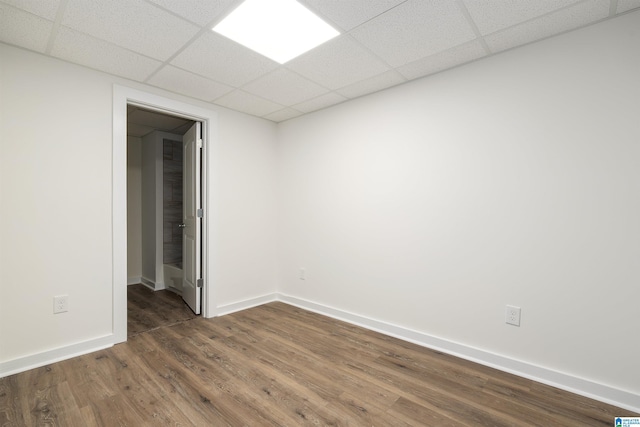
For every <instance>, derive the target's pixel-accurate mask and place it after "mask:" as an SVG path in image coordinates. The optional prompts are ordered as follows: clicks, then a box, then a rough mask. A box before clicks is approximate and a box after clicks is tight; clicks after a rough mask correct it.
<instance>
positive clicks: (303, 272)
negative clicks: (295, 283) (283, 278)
mask: <svg viewBox="0 0 640 427" xmlns="http://www.w3.org/2000/svg"><path fill="white" fill-rule="evenodd" d="M299 278H300V280H306V279H307V271H306V270H305V268H304V267H300V273H299Z"/></svg>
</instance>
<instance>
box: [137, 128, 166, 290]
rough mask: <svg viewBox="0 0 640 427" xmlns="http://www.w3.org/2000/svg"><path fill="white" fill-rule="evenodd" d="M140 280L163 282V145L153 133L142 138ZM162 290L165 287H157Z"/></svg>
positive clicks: (152, 284) (153, 283)
mask: <svg viewBox="0 0 640 427" xmlns="http://www.w3.org/2000/svg"><path fill="white" fill-rule="evenodd" d="M141 186H142V202H141V206H142V280H143V282H145V283H146V284H148V285H151V286H153V287H154V288H156V286H155V283H156V282H158V281H160V282H162V277H161V274H160V270H161V269H162V239H163V236H162V144H161V143H160V142H159V138H158V137H156V133H155V132H152V133H150V134H148V135H145V136H144V137H142V182H141ZM160 288H162V289H163V288H164V286H160Z"/></svg>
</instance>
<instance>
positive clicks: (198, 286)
mask: <svg viewBox="0 0 640 427" xmlns="http://www.w3.org/2000/svg"><path fill="white" fill-rule="evenodd" d="M202 285H203V280H202V279H198V280H196V288H201V287H202Z"/></svg>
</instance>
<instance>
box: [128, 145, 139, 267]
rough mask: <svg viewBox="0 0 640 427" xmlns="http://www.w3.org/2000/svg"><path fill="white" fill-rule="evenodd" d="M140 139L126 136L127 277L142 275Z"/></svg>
mask: <svg viewBox="0 0 640 427" xmlns="http://www.w3.org/2000/svg"><path fill="white" fill-rule="evenodd" d="M141 185H142V140H141V139H140V138H138V137H135V136H128V137H127V277H129V278H140V277H141V276H142V228H141V227H142V224H141V221H142V190H141Z"/></svg>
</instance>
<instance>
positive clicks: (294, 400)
mask: <svg viewBox="0 0 640 427" xmlns="http://www.w3.org/2000/svg"><path fill="white" fill-rule="evenodd" d="M618 415H626V416H638V414H631V413H629V411H625V410H622V409H619V408H615V407H612V406H610V405H606V404H603V403H600V402H597V401H593V400H589V399H586V398H583V397H580V396H576V395H573V394H570V393H567V392H564V391H560V390H557V389H554V388H552V387H548V386H544V385H541V384H538V383H535V382H532V381H529V380H525V379H522V378H519V377H515V376H513V375H509V374H506V373H503V372H500V371H496V370H493V369H490V368H487V367H484V366H480V365H477V364H474V363H471V362H467V361H464V360H461V359H457V358H455V357H451V356H448V355H444V354H441V353H438V352H434V351H431V350H428V349H425V348H422V347H419V346H416V345H413V344H410V343H407V342H403V341H400V340H398V339H394V338H390V337H387V336H384V335H381V334H378V333H375V332H371V331H367V330H365V329H362V328H359V327H356V326H353V325H349V324H346V323H343V322H339V321H336V320H333V319H329V318H327V317H324V316H320V315H317V314H314V313H310V312H307V311H304V310H301V309H298V308H295V307H292V306H289V305H286V304H283V303H270V304H266V305H263V306H260V307H256V308H252V309H249V310H245V311H242V312H238V313H235V314H230V315H227V316H224V317H221V318H215V319H203V318H201V317H195V318H191V319H190V320H180V321H177V322H168V324H167V325H166V326H159V327H157V326H153V327H151V328H150V330H148V331H147V332H139V333H136V334H134V335H133V336H131V337H130V339H129V340H128V341H127V342H126V343H123V344H119V345H116V346H114V347H112V348H110V349H106V350H102V351H98V352H95V353H91V354H88V355H84V356H80V357H76V358H74V359H70V360H66V361H63V362H59V363H55V364H52V365H49V366H46V367H42V368H38V369H34V370H31V371H28V372H24V373H20V374H17V375H13V376H10V377H6V378H3V379H0V426H135V427H137V426H163V425H167V426H168V425H171V426H298V425H321V426H325V425H326V426H438V427H442V426H492V427H495V426H531V425H535V426H612V425H613V418H614V416H618Z"/></svg>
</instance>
